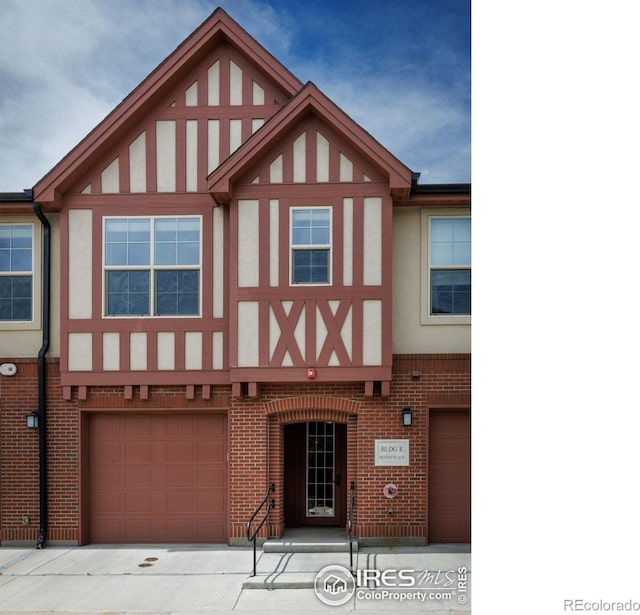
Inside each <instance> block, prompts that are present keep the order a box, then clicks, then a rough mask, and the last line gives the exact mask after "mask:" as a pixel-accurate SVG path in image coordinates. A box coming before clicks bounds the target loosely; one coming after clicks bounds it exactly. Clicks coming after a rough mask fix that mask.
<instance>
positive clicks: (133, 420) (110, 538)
mask: <svg viewBox="0 0 640 615" xmlns="http://www.w3.org/2000/svg"><path fill="white" fill-rule="evenodd" d="M88 465H89V467H88V479H89V523H90V529H89V532H90V540H91V542H94V543H105V542H110V543H140V542H152V543H163V542H164V543H172V542H178V543H185V542H187V543H188V542H227V417H226V416H224V415H212V414H185V415H165V414H149V415H122V414H98V415H94V416H92V417H91V418H90V420H89V463H88Z"/></svg>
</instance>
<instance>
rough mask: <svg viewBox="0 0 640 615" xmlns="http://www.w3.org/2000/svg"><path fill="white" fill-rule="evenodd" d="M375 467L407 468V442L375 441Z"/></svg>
mask: <svg viewBox="0 0 640 615" xmlns="http://www.w3.org/2000/svg"><path fill="white" fill-rule="evenodd" d="M375 465H377V466H408V465H409V440H376V450H375Z"/></svg>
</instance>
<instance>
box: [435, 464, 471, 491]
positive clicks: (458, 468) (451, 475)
mask: <svg viewBox="0 0 640 615" xmlns="http://www.w3.org/2000/svg"><path fill="white" fill-rule="evenodd" d="M432 470H433V475H432V479H431V484H432V485H433V486H438V487H447V486H449V485H463V486H466V487H469V486H470V485H471V473H470V472H469V464H468V463H450V464H439V463H437V464H433V467H432Z"/></svg>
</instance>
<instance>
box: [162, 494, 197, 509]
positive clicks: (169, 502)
mask: <svg viewBox="0 0 640 615" xmlns="http://www.w3.org/2000/svg"><path fill="white" fill-rule="evenodd" d="M165 503H166V504H165V505H166V507H167V512H168V513H185V514H192V513H194V512H196V511H195V505H194V493H193V492H192V491H177V490H172V491H170V492H168V493H167V494H166V497H165Z"/></svg>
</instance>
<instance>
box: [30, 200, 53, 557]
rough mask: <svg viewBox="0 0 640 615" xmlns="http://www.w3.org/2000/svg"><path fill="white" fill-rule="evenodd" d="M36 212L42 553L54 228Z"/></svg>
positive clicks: (46, 510) (45, 514)
mask: <svg viewBox="0 0 640 615" xmlns="http://www.w3.org/2000/svg"><path fill="white" fill-rule="evenodd" d="M33 211H34V212H35V214H36V216H38V219H39V220H40V222H41V224H42V230H43V244H42V346H41V347H40V351H39V352H38V453H39V459H40V536H39V537H38V542H37V544H36V549H42V548H43V547H44V544H45V542H46V540H47V527H48V521H49V519H48V517H49V501H48V497H47V389H46V386H47V369H46V363H45V355H46V354H47V350H48V349H49V320H50V316H49V307H50V305H49V304H50V299H49V283H50V264H51V225H50V224H49V220H47V218H46V216H45V215H44V214H43V213H42V209H40V204H39V203H37V202H36V201H33Z"/></svg>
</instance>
